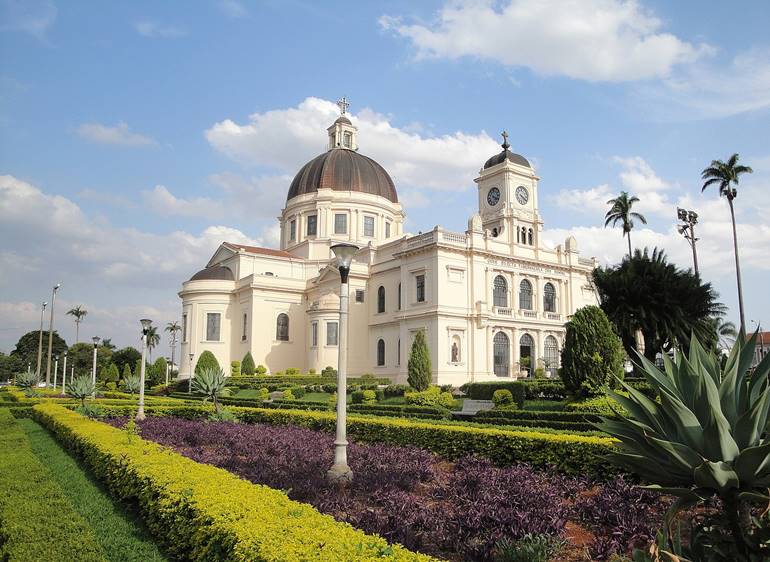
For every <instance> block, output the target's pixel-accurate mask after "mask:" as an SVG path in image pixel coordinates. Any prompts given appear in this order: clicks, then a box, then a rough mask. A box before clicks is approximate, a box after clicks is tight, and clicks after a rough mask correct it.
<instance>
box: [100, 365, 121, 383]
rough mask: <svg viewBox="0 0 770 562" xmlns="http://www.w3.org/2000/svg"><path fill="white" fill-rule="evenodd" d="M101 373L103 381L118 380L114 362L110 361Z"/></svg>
mask: <svg viewBox="0 0 770 562" xmlns="http://www.w3.org/2000/svg"><path fill="white" fill-rule="evenodd" d="M103 373H104V381H105V382H118V380H120V373H119V372H118V366H117V365H116V364H115V363H110V366H109V367H107V369H106V370H105V371H103Z"/></svg>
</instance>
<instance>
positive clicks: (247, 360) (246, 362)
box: [241, 351, 257, 377]
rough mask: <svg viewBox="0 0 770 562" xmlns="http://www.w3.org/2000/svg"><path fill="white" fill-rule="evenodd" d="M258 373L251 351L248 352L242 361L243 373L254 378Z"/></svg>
mask: <svg viewBox="0 0 770 562" xmlns="http://www.w3.org/2000/svg"><path fill="white" fill-rule="evenodd" d="M256 372H257V366H256V365H255V364H254V358H253V357H252V356H251V351H247V352H246V355H244V356H243V361H241V373H242V374H244V375H246V376H247V377H253V376H254V373H256Z"/></svg>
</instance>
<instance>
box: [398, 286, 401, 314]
mask: <svg viewBox="0 0 770 562" xmlns="http://www.w3.org/2000/svg"><path fill="white" fill-rule="evenodd" d="M398 309H399V310H401V283H399V284H398Z"/></svg>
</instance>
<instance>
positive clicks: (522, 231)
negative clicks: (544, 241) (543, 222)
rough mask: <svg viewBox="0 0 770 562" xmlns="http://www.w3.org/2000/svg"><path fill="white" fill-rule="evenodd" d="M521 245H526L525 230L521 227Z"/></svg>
mask: <svg viewBox="0 0 770 562" xmlns="http://www.w3.org/2000/svg"><path fill="white" fill-rule="evenodd" d="M521 243H522V244H526V243H527V229H526V228H524V227H523V226H522V227H521Z"/></svg>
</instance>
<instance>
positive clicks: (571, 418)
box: [475, 410, 599, 423]
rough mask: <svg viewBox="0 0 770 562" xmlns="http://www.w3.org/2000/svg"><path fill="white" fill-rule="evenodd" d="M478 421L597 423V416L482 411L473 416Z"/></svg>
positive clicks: (524, 411) (567, 413) (576, 413)
mask: <svg viewBox="0 0 770 562" xmlns="http://www.w3.org/2000/svg"><path fill="white" fill-rule="evenodd" d="M475 418H476V419H478V420H483V419H485V418H505V419H508V420H511V421H519V420H541V421H544V420H547V421H559V422H575V423H584V422H598V421H599V416H597V415H594V414H584V413H580V412H558V411H551V410H543V411H538V410H482V411H480V412H479V413H477V414H476V416H475Z"/></svg>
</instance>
